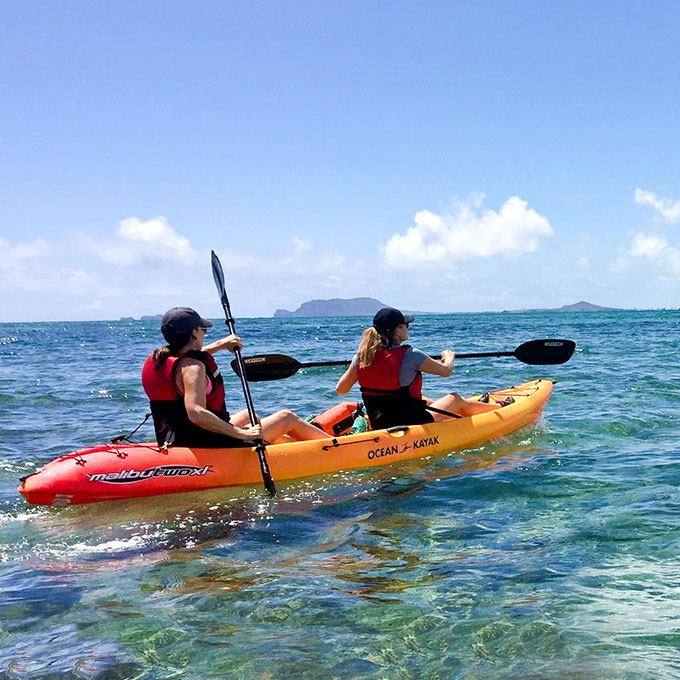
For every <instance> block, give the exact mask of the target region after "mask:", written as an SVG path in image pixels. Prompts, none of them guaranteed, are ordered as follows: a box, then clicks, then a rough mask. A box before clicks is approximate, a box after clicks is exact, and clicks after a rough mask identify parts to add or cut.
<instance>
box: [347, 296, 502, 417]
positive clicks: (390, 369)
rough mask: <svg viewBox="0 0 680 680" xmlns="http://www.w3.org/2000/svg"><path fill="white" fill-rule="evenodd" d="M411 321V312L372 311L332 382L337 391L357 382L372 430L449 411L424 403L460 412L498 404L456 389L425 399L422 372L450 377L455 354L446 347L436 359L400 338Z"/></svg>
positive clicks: (481, 410)
mask: <svg viewBox="0 0 680 680" xmlns="http://www.w3.org/2000/svg"><path fill="white" fill-rule="evenodd" d="M412 321H413V317H412V316H404V315H403V314H402V313H401V312H400V311H399V310H398V309H393V308H391V307H386V308H384V309H381V310H380V311H379V312H378V313H377V314H376V315H375V316H374V317H373V326H371V327H370V328H367V329H366V330H365V331H364V334H363V337H362V339H361V343H360V344H359V350H358V351H357V354H356V356H354V358H353V359H352V363H351V364H350V366H349V368H348V369H347V370H346V371H345V373H344V375H343V376H342V377H341V378H340V380H338V383H337V385H336V388H335V389H336V391H337V393H338V394H346V393H347V392H349V390H350V389H351V388H352V386H353V385H354V384H355V383H356V382H358V383H359V386H360V388H361V394H362V397H363V401H364V405H365V406H366V411H367V414H368V417H369V420H370V422H371V427H372V428H373V429H374V430H379V429H383V428H388V427H394V426H395V425H421V424H423V423H431V422H433V421H439V420H445V419H446V418H447V417H450V416H446V415H443V414H440V413H433V412H431V411H428V410H427V408H426V406H432V407H434V408H437V409H440V410H442V411H449V412H451V413H455V414H457V415H459V416H471V415H475V414H477V413H486V412H487V411H493V410H495V409H497V408H500V406H501V405H500V404H496V403H494V404H489V403H484V402H480V401H473V400H471V399H464V398H463V397H461V396H460V395H459V394H456V393H455V392H452V393H451V394H447V395H446V396H445V397H442V398H441V399H437V400H436V401H432V400H429V399H425V398H424V397H423V395H422V384H423V376H422V374H423V373H431V374H432V375H439V376H442V377H444V378H448V377H449V376H450V375H451V373H452V371H453V361H454V359H455V354H454V353H453V352H452V351H450V350H447V349H445V350H443V351H442V358H441V361H435V360H434V359H432V358H431V357H429V356H427V354H425V353H424V352H421V351H420V350H418V349H414V348H413V347H410V346H409V345H404V344H402V343H404V342H406V340H408V326H409V324H410V323H411V322H412Z"/></svg>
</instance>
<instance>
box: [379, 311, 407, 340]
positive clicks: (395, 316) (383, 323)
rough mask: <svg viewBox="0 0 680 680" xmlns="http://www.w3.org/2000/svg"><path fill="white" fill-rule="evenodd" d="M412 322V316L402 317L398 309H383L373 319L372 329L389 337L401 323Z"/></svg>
mask: <svg viewBox="0 0 680 680" xmlns="http://www.w3.org/2000/svg"><path fill="white" fill-rule="evenodd" d="M412 322H413V317H412V316H404V315H403V314H402V313H401V312H400V311H399V310H398V309H394V307H383V308H382V309H381V310H379V311H378V312H377V313H376V315H375V316H374V317H373V328H375V330H377V331H378V332H379V333H384V334H385V335H389V334H390V333H392V332H394V330H395V329H396V327H397V326H401V324H403V323H406V324H409V323H412Z"/></svg>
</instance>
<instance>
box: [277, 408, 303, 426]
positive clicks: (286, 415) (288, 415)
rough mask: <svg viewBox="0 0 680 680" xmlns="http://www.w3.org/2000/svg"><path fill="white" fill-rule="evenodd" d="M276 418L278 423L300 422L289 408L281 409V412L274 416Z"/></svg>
mask: <svg viewBox="0 0 680 680" xmlns="http://www.w3.org/2000/svg"><path fill="white" fill-rule="evenodd" d="M274 417H275V418H276V419H277V420H278V421H280V422H285V423H288V422H291V421H293V420H299V418H298V417H297V416H296V415H295V414H294V413H293V412H292V411H291V410H289V409H287V408H284V409H281V410H280V411H277V412H276V413H275V414H274Z"/></svg>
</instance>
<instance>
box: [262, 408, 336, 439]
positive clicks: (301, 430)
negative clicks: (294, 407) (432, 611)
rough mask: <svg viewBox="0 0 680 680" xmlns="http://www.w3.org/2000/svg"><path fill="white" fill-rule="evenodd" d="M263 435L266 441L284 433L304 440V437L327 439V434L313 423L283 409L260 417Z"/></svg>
mask: <svg viewBox="0 0 680 680" xmlns="http://www.w3.org/2000/svg"><path fill="white" fill-rule="evenodd" d="M262 429H263V431H264V437H265V439H266V440H267V441H268V442H273V441H276V440H277V439H278V438H279V437H282V436H283V435H284V434H287V435H288V436H290V437H292V438H293V439H297V440H299V441H304V440H306V439H328V435H327V434H326V433H325V432H324V431H323V430H320V429H319V428H318V427H316V426H315V425H312V424H311V423H308V422H306V421H304V420H302V418H300V416H297V415H295V413H293V412H292V411H288V410H283V411H277V412H276V413H272V414H271V415H270V416H265V417H264V418H262Z"/></svg>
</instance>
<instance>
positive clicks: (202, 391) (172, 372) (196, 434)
mask: <svg viewBox="0 0 680 680" xmlns="http://www.w3.org/2000/svg"><path fill="white" fill-rule="evenodd" d="M212 325H213V324H212V321H209V320H208V319H203V318H201V316H200V315H199V314H198V312H196V311H194V310H193V309H190V308H188V307H173V308H172V309H170V310H168V311H167V312H166V313H165V315H164V316H163V319H162V321H161V332H162V333H163V337H164V338H165V340H166V341H167V343H168V344H167V345H166V346H165V347H161V348H159V349H157V350H156V351H155V352H154V353H153V354H152V355H151V356H149V357H148V358H147V359H146V361H145V362H144V368H143V369H142V385H143V386H144V391H145V392H146V394H147V396H148V397H149V402H150V404H151V413H152V415H153V421H154V427H155V430H156V439H157V440H158V445H159V446H162V445H164V444H166V443H167V444H168V445H170V444H172V445H174V446H192V447H197V448H198V447H204V448H233V447H242V446H252V441H253V440H254V439H260V438H261V439H265V440H267V441H275V440H276V439H278V438H279V437H281V436H283V435H289V436H290V437H292V438H293V439H298V440H303V439H324V438H326V437H328V435H327V434H325V433H323V432H322V431H320V430H319V429H318V428H316V427H314V426H313V425H310V424H309V423H307V422H305V421H304V420H302V419H301V418H299V417H298V416H297V415H295V414H294V413H293V412H292V411H288V410H284V411H277V412H276V413H274V414H272V415H270V416H266V417H264V418H262V419H261V420H260V422H259V423H258V424H256V425H250V419H249V416H248V411H246V410H244V411H239V412H238V413H236V414H235V415H234V416H230V415H229V412H228V411H227V408H226V406H225V403H224V382H223V380H222V376H221V375H220V371H219V369H218V367H217V364H216V363H215V359H213V356H212V355H213V354H215V353H216V352H219V351H220V350H223V349H227V350H229V351H230V352H233V351H234V350H235V349H236V348H239V349H241V348H242V347H243V345H242V343H241V339H240V338H239V337H238V336H237V335H229V336H227V337H225V338H222V339H221V340H217V341H215V342H213V343H211V344H210V345H206V346H205V347H204V346H203V340H204V339H205V334H206V331H207V330H208V328H210V327H211V326H212Z"/></svg>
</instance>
